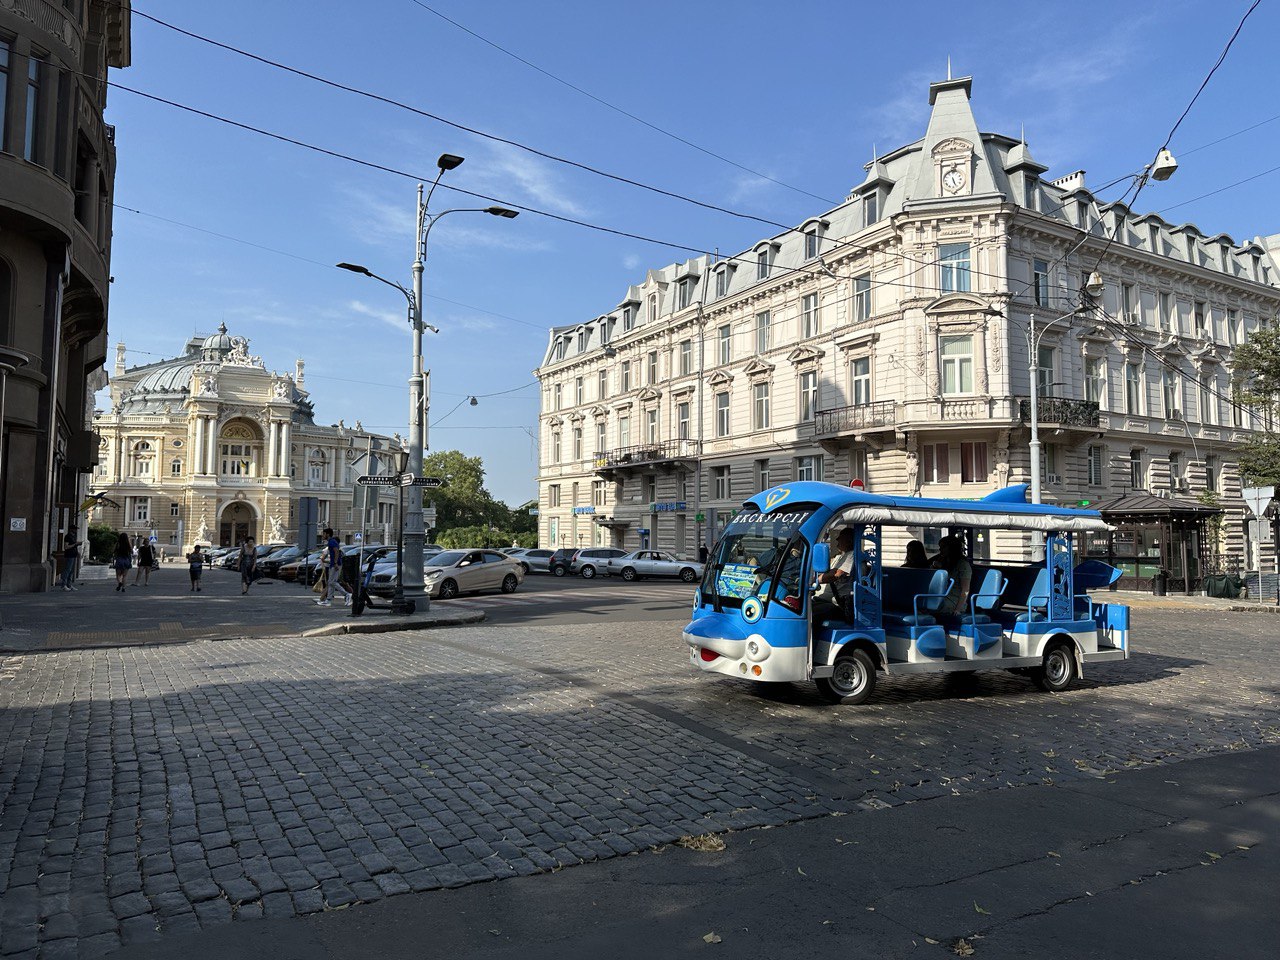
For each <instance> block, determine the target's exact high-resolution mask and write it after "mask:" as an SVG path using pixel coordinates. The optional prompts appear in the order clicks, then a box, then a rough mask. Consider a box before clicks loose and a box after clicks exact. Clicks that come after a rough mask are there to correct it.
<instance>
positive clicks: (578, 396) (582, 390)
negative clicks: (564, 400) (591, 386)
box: [573, 377, 587, 406]
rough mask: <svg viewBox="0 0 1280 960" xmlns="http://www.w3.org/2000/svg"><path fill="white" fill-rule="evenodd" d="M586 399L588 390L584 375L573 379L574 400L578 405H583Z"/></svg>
mask: <svg viewBox="0 0 1280 960" xmlns="http://www.w3.org/2000/svg"><path fill="white" fill-rule="evenodd" d="M586 399H587V391H586V385H585V381H584V380H583V379H582V377H578V378H577V379H576V380H574V381H573V402H574V403H575V404H577V405H578V406H582V404H583V403H584V402H585V401H586Z"/></svg>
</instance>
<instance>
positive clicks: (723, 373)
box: [707, 370, 733, 387]
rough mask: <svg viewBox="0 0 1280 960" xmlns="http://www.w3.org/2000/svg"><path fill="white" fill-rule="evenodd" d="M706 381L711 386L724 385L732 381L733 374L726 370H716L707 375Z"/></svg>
mask: <svg viewBox="0 0 1280 960" xmlns="http://www.w3.org/2000/svg"><path fill="white" fill-rule="evenodd" d="M707 383H708V384H709V385H710V386H713V387H720V386H725V385H726V384H730V383H733V374H732V373H730V372H729V371H728V370H717V371H716V372H715V373H713V374H712V375H711V376H709V377H707Z"/></svg>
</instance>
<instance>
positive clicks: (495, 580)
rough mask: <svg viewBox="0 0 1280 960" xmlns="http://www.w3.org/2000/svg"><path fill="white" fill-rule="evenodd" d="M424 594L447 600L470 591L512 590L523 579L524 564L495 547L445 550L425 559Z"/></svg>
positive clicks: (505, 591)
mask: <svg viewBox="0 0 1280 960" xmlns="http://www.w3.org/2000/svg"><path fill="white" fill-rule="evenodd" d="M425 574H426V581H427V583H426V585H427V593H428V594H430V595H431V596H432V597H438V598H439V599H441V600H448V599H449V598H450V597H456V596H457V595H458V594H460V593H467V592H469V591H472V590H501V591H502V592H503V593H514V592H515V590H516V587H518V586H520V584H521V583H523V582H524V566H523V565H522V564H521V563H520V561H519V560H516V559H515V558H514V557H508V556H507V555H506V554H504V553H499V552H498V551H497V550H446V551H444V552H443V553H438V554H436V555H435V556H434V557H432V558H431V559H430V560H428V561H427V568H426V570H425Z"/></svg>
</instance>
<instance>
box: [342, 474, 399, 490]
mask: <svg viewBox="0 0 1280 960" xmlns="http://www.w3.org/2000/svg"><path fill="white" fill-rule="evenodd" d="M405 476H411V474H405ZM356 483H358V484H360V485H361V486H362V487H394V486H396V484H398V483H400V478H399V477H356Z"/></svg>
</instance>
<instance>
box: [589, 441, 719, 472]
mask: <svg viewBox="0 0 1280 960" xmlns="http://www.w3.org/2000/svg"><path fill="white" fill-rule="evenodd" d="M698 452H699V447H698V441H697V440H658V441H655V442H654V443H637V444H633V445H631V446H628V447H616V448H614V449H613V450H599V451H597V452H596V453H595V454H594V455H593V457H592V465H593V467H594V468H595V469H596V470H613V469H616V468H618V467H637V466H642V465H644V464H649V463H666V462H670V461H673V460H689V459H692V458H694V457H696V456H698Z"/></svg>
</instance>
